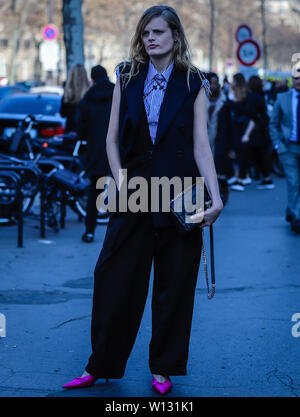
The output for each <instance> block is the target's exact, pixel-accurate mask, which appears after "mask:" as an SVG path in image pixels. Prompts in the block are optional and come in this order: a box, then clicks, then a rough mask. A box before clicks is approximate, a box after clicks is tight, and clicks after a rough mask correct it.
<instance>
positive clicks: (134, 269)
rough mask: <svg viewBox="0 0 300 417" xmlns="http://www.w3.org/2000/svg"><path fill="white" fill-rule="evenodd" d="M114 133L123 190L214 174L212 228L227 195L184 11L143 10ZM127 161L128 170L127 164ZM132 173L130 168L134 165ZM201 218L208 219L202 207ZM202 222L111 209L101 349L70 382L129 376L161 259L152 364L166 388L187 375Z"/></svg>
mask: <svg viewBox="0 0 300 417" xmlns="http://www.w3.org/2000/svg"><path fill="white" fill-rule="evenodd" d="M117 75H118V78H117V82H116V86H115V89H114V95H113V102H112V110H111V117H110V123H109V128H108V134H107V154H108V160H109V164H110V167H111V170H112V174H113V177H114V179H115V181H116V185H117V189H118V190H119V191H120V194H121V191H122V190H123V187H124V186H125V188H126V186H127V183H126V175H127V176H128V178H133V179H134V178H135V177H136V176H139V177H143V178H144V179H145V181H147V183H148V184H150V182H151V179H153V178H157V177H159V178H161V177H164V176H165V177H167V178H169V179H171V178H173V177H174V176H179V177H180V178H181V179H183V178H184V177H192V178H195V177H198V176H200V173H201V175H202V176H203V177H204V178H205V183H206V187H207V190H208V193H209V195H210V197H211V201H212V205H211V207H210V208H209V209H207V210H206V211H205V213H204V222H203V223H201V226H202V225H203V227H205V226H208V225H211V224H212V223H214V222H215V220H216V219H217V218H218V216H219V215H220V213H221V211H222V208H223V204H222V200H221V197H220V194H219V189H218V182H217V176H216V172H215V167H214V162H213V156H212V152H211V149H210V145H209V140H208V135H207V125H206V123H207V122H206V91H208V89H209V86H208V82H207V81H206V80H205V78H204V76H203V74H202V73H201V71H200V70H198V69H197V68H196V67H194V66H193V65H192V63H191V60H190V54H189V49H188V43H187V40H186V37H185V33H184V29H183V27H182V24H181V22H180V19H179V17H178V14H177V12H176V11H175V10H174V9H173V8H171V7H169V6H153V7H151V8H149V9H147V10H146V11H145V12H144V13H143V15H142V17H141V18H140V20H139V22H138V24H137V27H136V31H135V34H134V36H133V39H132V43H131V49H130V61H129V62H128V63H123V64H121V65H119V67H118V71H117ZM125 170H127V171H125ZM125 172H127V174H125ZM194 219H195V220H196V221H197V222H200V221H201V213H199V214H195V216H194ZM201 248H202V230H201V227H196V228H194V229H193V230H192V231H190V232H187V233H182V232H181V231H180V229H179V228H178V227H177V224H176V222H175V220H173V215H172V213H170V212H162V211H159V212H152V211H151V210H150V211H149V210H147V211H139V212H136V213H135V212H133V211H121V210H120V211H118V212H115V213H112V214H111V216H110V220H109V224H108V227H107V231H106V235H105V239H104V243H103V247H102V250H101V252H100V256H99V259H98V262H97V265H96V268H95V276H94V295H93V310H92V324H91V340H92V354H91V356H90V358H89V360H88V363H87V365H86V368H85V371H84V373H83V374H82V375H81V377H79V378H75V379H74V380H72V381H70V382H69V383H67V384H65V385H64V387H65V388H77V387H82V386H91V385H92V384H94V382H95V381H96V380H97V379H98V378H106V379H108V378H122V377H123V375H124V372H125V367H126V363H127V360H128V357H129V355H130V353H131V350H132V348H133V344H134V341H135V339H136V335H137V332H138V329H139V326H140V322H141V318H142V315H143V311H144V307H145V303H146V299H147V294H148V286H149V278H150V272H151V266H152V261H153V263H154V283H153V293H152V338H151V342H150V346H149V368H150V371H151V373H152V375H153V379H152V387H153V388H154V390H156V391H157V392H159V393H160V394H165V393H166V392H168V391H169V390H170V389H171V388H172V382H171V379H170V376H172V375H186V365H187V359H188V349H189V339H190V331H191V320H192V313H193V303H194V294H195V285H196V280H197V276H198V269H199V262H200V253H201Z"/></svg>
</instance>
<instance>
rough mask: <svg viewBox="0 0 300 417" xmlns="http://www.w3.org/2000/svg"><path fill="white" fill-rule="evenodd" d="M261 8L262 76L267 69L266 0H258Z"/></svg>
mask: <svg viewBox="0 0 300 417" xmlns="http://www.w3.org/2000/svg"><path fill="white" fill-rule="evenodd" d="M260 9H261V26H262V47H263V60H264V77H265V75H266V71H267V69H268V46H267V40H266V33H267V24H266V0H261V1H260Z"/></svg>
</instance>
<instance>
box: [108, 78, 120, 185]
mask: <svg viewBox="0 0 300 417" xmlns="http://www.w3.org/2000/svg"><path fill="white" fill-rule="evenodd" d="M120 101H121V89H120V82H119V79H117V82H116V84H115V87H114V92H113V98H112V105H111V112H110V119H109V125H108V131H107V136H106V152H107V158H108V162H109V165H110V169H111V172H112V174H113V177H114V179H115V182H116V185H117V187H118V190H120V184H121V183H122V175H120V174H121V171H120V170H121V168H122V167H121V158H120V152H119V112H120ZM119 180H120V181H119Z"/></svg>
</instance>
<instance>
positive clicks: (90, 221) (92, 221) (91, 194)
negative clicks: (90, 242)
mask: <svg viewBox="0 0 300 417" xmlns="http://www.w3.org/2000/svg"><path fill="white" fill-rule="evenodd" d="M96 182H97V178H95V177H92V178H91V184H90V187H89V190H88V200H87V208H86V218H85V228H86V233H94V231H95V227H96V222H97V213H98V212H97V207H96V200H97V197H98V194H99V190H97V189H96Z"/></svg>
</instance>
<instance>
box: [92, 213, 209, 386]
mask: <svg viewBox="0 0 300 417" xmlns="http://www.w3.org/2000/svg"><path fill="white" fill-rule="evenodd" d="M201 245H202V235H201V229H200V228H196V229H194V230H193V231H191V232H188V233H184V234H182V233H180V232H179V231H178V230H177V228H175V227H166V228H161V229H155V228H154V227H153V219H152V214H151V213H139V214H133V213H114V214H112V215H111V218H110V221H109V224H108V227H107V231H106V235H105V239H104V243H103V247H102V250H101V252H100V256H99V259H98V262H97V265H96V268H95V276H94V295H93V310H92V325H91V340H92V354H91V356H90V358H89V361H88V364H87V366H86V371H87V372H89V373H90V374H92V375H94V376H95V377H97V378H122V376H123V375H124V372H125V367H126V363H127V360H128V357H129V355H130V352H131V350H132V348H133V345H134V342H135V339H136V336H137V332H138V329H139V326H140V322H141V319H142V315H143V312H144V307H145V303H146V299H147V294H148V287H149V278H150V273H151V266H152V261H153V270H154V280H153V292H152V304H151V306H152V338H151V341H150V346H149V367H150V371H151V373H153V374H160V375H186V365H187V360H188V350H189V340H190V331H191V323H192V315H193V305H194V294H195V287H196V281H197V276H198V270H199V263H200V256H201Z"/></svg>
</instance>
